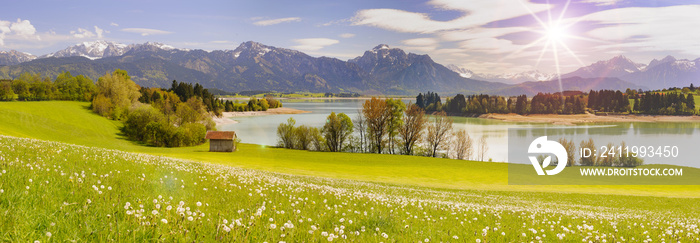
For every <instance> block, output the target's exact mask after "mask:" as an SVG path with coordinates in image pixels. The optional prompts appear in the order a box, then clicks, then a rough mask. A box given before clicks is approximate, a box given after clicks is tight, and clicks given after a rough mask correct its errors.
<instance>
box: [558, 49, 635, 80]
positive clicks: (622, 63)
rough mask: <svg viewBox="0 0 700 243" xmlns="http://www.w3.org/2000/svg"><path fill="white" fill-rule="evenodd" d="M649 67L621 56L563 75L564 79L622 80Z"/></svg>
mask: <svg viewBox="0 0 700 243" xmlns="http://www.w3.org/2000/svg"><path fill="white" fill-rule="evenodd" d="M646 66H647V65H645V64H641V63H635V62H633V61H632V60H630V59H629V58H627V57H625V56H622V55H619V56H616V57H613V58H612V59H610V60H605V61H598V62H596V63H593V64H591V65H590V66H586V67H582V68H579V69H578V70H576V71H573V72H571V73H567V74H564V75H562V77H564V78H569V77H582V78H597V77H616V78H621V77H623V76H625V75H628V74H630V73H634V72H639V71H641V70H643V69H645V67H646Z"/></svg>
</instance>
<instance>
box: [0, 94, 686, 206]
mask: <svg viewBox="0 0 700 243" xmlns="http://www.w3.org/2000/svg"><path fill="white" fill-rule="evenodd" d="M88 105H89V104H88V103H81V102H65V101H47V102H0V121H2V122H0V134H5V135H10V136H20V137H29V138H36V139H42V140H51V141H61V142H66V143H71V144H78V145H86V146H94V147H101V148H108V149H117V150H121V151H129V152H139V153H148V154H153V155H162V156H168V157H173V158H182V159H191V160H195V161H202V162H207V163H218V164H223V165H231V166H236V167H241V168H250V169H260V170H266V171H271V172H279V173H287V174H295V175H305V176H316V177H325V178H337V179H350V180H359V181H367V182H379V183H388V184H396V185H404V186H421V187H432V188H442V189H463V190H464V189H466V190H490V191H494V190H495V191H543V192H574V193H596V194H625V195H654V196H669V197H700V186H663V185H654V186H646V185H645V186H605V185H595V186H509V185H508V181H507V180H508V176H507V175H508V166H507V164H505V163H488V162H475V161H458V160H451V159H440V158H426V157H418V156H402V155H384V154H382V155H377V154H353V153H343V154H342V155H339V154H337V153H324V152H310V151H298V150H287V149H278V148H271V147H266V146H261V145H255V144H241V145H240V147H239V151H238V152H234V153H210V152H207V151H208V146H209V145H208V144H203V145H200V146H196V147H184V148H157V147H147V146H143V145H140V144H137V143H135V142H131V141H128V140H125V139H124V138H123V137H122V136H120V135H119V133H120V132H119V129H118V128H119V123H118V122H115V121H110V120H108V119H105V118H103V117H100V116H98V115H95V114H93V113H92V112H91V111H90V110H89V109H88ZM689 169H690V168H689ZM696 174H697V173H696Z"/></svg>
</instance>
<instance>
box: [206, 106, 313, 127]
mask: <svg viewBox="0 0 700 243" xmlns="http://www.w3.org/2000/svg"><path fill="white" fill-rule="evenodd" d="M301 113H311V112H310V111H304V110H298V109H294V108H287V107H280V108H272V109H268V110H266V111H240V112H224V113H222V114H221V117H214V118H213V120H214V123H216V126H221V125H226V124H236V123H238V121H235V120H233V119H231V118H233V117H244V116H267V115H282V114H301Z"/></svg>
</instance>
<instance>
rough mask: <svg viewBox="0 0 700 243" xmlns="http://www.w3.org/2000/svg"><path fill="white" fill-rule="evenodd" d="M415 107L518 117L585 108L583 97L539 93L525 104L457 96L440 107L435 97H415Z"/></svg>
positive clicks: (524, 98)
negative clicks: (509, 114)
mask: <svg viewBox="0 0 700 243" xmlns="http://www.w3.org/2000/svg"><path fill="white" fill-rule="evenodd" d="M416 105H418V106H419V107H421V108H423V109H425V110H426V111H427V112H438V111H445V112H447V113H449V114H451V115H470V114H486V113H518V114H583V113H584V112H585V108H586V99H585V95H583V94H578V95H569V96H562V94H561V93H555V94H550V93H539V94H537V95H535V96H534V97H532V100H528V98H527V96H526V95H520V96H517V97H503V96H496V95H486V94H480V95H470V96H464V95H462V94H457V95H455V96H454V97H453V98H447V99H446V101H445V103H444V104H443V103H442V100H441V98H440V96H439V95H438V94H436V93H432V92H428V93H426V94H425V95H423V94H422V93H420V94H418V96H417V97H416Z"/></svg>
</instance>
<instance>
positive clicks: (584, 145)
mask: <svg viewBox="0 0 700 243" xmlns="http://www.w3.org/2000/svg"><path fill="white" fill-rule="evenodd" d="M580 147H581V149H589V150H590V151H595V149H596V147H595V143H593V138H589V139H588V141H581V146H580ZM597 164H598V156H596V155H595V153H594V154H593V156H588V157H584V156H581V159H580V160H579V165H581V166H595V165H597Z"/></svg>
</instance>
